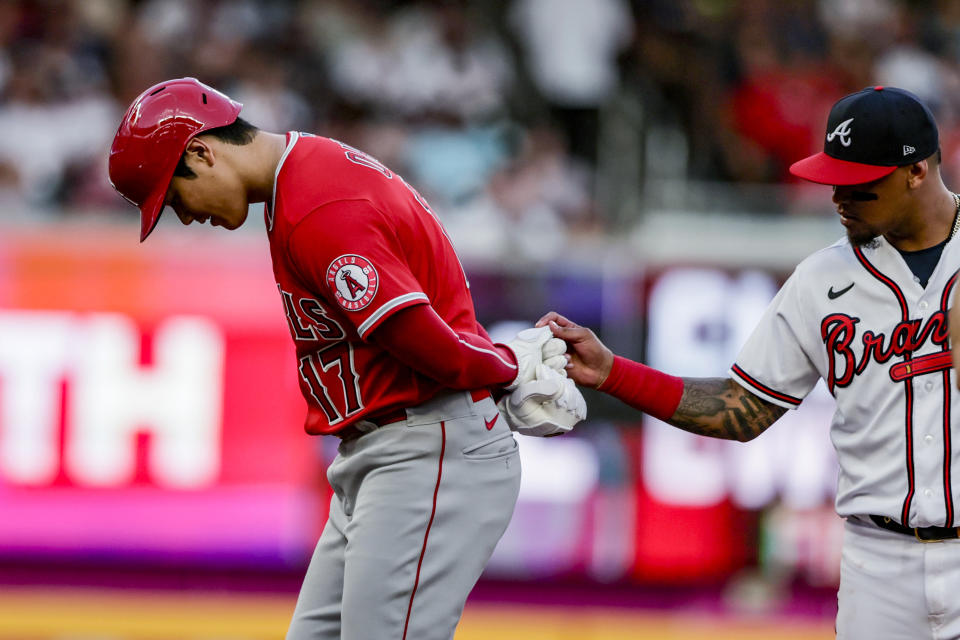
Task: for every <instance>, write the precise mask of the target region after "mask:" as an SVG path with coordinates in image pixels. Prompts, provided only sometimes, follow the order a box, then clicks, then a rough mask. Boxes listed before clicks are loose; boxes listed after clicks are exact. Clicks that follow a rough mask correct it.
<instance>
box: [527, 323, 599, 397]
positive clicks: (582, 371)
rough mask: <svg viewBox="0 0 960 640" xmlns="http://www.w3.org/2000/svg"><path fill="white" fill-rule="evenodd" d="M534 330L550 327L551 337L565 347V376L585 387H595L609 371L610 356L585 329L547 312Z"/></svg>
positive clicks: (594, 336)
mask: <svg viewBox="0 0 960 640" xmlns="http://www.w3.org/2000/svg"><path fill="white" fill-rule="evenodd" d="M536 326H538V327H550V331H551V332H553V335H554V336H556V337H558V338H560V339H562V340H563V341H564V342H566V343H567V351H568V352H569V354H570V362H569V363H568V364H567V367H566V370H567V375H568V376H570V377H571V378H572V379H573V381H574V382H576V383H577V384H582V385H583V386H585V387H593V388H597V387H599V386H600V385H601V384H602V383H603V381H604V380H606V379H607V376H608V375H610V369H611V368H612V367H613V352H612V351H610V349H608V348H607V347H606V345H604V344H603V343H602V342H600V339H599V338H598V337H597V336H596V335H595V334H594V333H593V331H591V330H590V329H587V328H586V327H581V326H580V325H578V324H577V323H576V322H573V321H572V320H568V319H567V318H564V317H563V316H562V315H560V314H559V313H557V312H556V311H551V312H549V313H548V314H546V315H545V316H543V317H542V318H540V319H539V320H537V325H536Z"/></svg>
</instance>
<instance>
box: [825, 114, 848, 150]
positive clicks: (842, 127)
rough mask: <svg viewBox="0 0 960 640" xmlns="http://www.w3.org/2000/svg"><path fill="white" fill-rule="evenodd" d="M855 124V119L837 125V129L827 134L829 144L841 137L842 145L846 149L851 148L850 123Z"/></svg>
mask: <svg viewBox="0 0 960 640" xmlns="http://www.w3.org/2000/svg"><path fill="white" fill-rule="evenodd" d="M851 122H853V118H850V119H849V120H844V121H843V122H841V123H840V124H838V125H837V128H836V129H834V130H833V131H832V132H830V133H828V134H827V142H833V139H834V138H835V137H837V136H840V144H842V145H843V146H845V147H849V146H850V142H851V140H850V123H851Z"/></svg>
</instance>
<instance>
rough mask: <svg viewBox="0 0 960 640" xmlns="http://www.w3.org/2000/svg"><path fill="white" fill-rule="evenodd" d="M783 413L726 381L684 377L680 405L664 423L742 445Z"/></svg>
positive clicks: (784, 410) (783, 410) (734, 383)
mask: <svg viewBox="0 0 960 640" xmlns="http://www.w3.org/2000/svg"><path fill="white" fill-rule="evenodd" d="M785 412H786V409H784V408H783V407H779V406H777V405H775V404H772V403H770V402H767V401H766V400H763V399H762V398H759V397H757V396H755V395H753V394H752V393H750V392H749V391H747V390H746V389H744V388H743V387H741V386H740V385H738V384H737V383H736V382H734V381H733V380H731V379H730V378H684V379H683V396H682V397H681V398H680V406H678V407H677V410H676V412H674V414H673V416H672V417H671V418H670V419H669V420H667V422H668V423H670V424H672V425H673V426H675V427H678V428H680V429H683V430H684V431H689V432H690V433H696V434H698V435H703V436H710V437H711V438H724V439H727V440H740V441H743V442H746V441H747V440H752V439H753V438H756V437H757V436H758V435H760V434H761V433H763V431H764V430H765V429H766V428H767V427H769V426H770V425H771V424H773V423H774V422H776V421H777V419H778V418H780V416H782V415H783V414H784V413H785Z"/></svg>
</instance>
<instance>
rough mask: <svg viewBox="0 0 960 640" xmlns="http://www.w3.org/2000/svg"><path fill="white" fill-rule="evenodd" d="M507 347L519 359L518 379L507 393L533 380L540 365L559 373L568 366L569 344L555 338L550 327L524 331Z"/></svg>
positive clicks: (515, 379)
mask: <svg viewBox="0 0 960 640" xmlns="http://www.w3.org/2000/svg"><path fill="white" fill-rule="evenodd" d="M506 346H507V348H509V349H510V350H511V351H513V355H515V356H516V358H517V377H516V378H514V379H513V382H511V383H510V384H509V385H507V386H506V387H505V389H506V390H507V391H513V390H514V389H516V388H517V387H518V386H520V385H521V384H523V383H524V382H530V381H531V380H533V379H534V378H535V377H536V369H537V366H538V365H540V364H545V365H547V366H548V367H550V368H551V369H555V370H557V371H563V370H564V367H566V365H567V358H566V356H565V355H564V354H565V353H566V352H567V343H565V342H564V341H563V340H561V339H560V338H554V337H553V333H551V331H550V328H549V327H539V328H530V329H524V330H523V331H521V332H520V333H518V334H517V336H516V337H515V338H514V339H513V340H511V341H510V342H508V343H507V344H506ZM564 375H566V374H564Z"/></svg>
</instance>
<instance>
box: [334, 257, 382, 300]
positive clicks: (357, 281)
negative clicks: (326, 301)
mask: <svg viewBox="0 0 960 640" xmlns="http://www.w3.org/2000/svg"><path fill="white" fill-rule="evenodd" d="M379 284H380V279H379V278H378V277H377V270H376V269H375V268H374V267H373V264H371V262H370V261H369V260H367V259H366V258H364V257H363V256H358V255H354V254H346V255H342V256H340V257H339V258H337V259H336V260H334V261H333V262H331V263H330V266H329V267H327V286H329V287H330V291H332V292H333V295H334V297H335V298H336V299H337V303H338V304H339V305H340V306H341V307H343V308H344V309H346V310H347V311H359V310H360V309H363V308H364V307H366V306H367V305H368V304H370V302H371V301H373V297H374V296H375V295H377V288H378V287H379Z"/></svg>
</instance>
